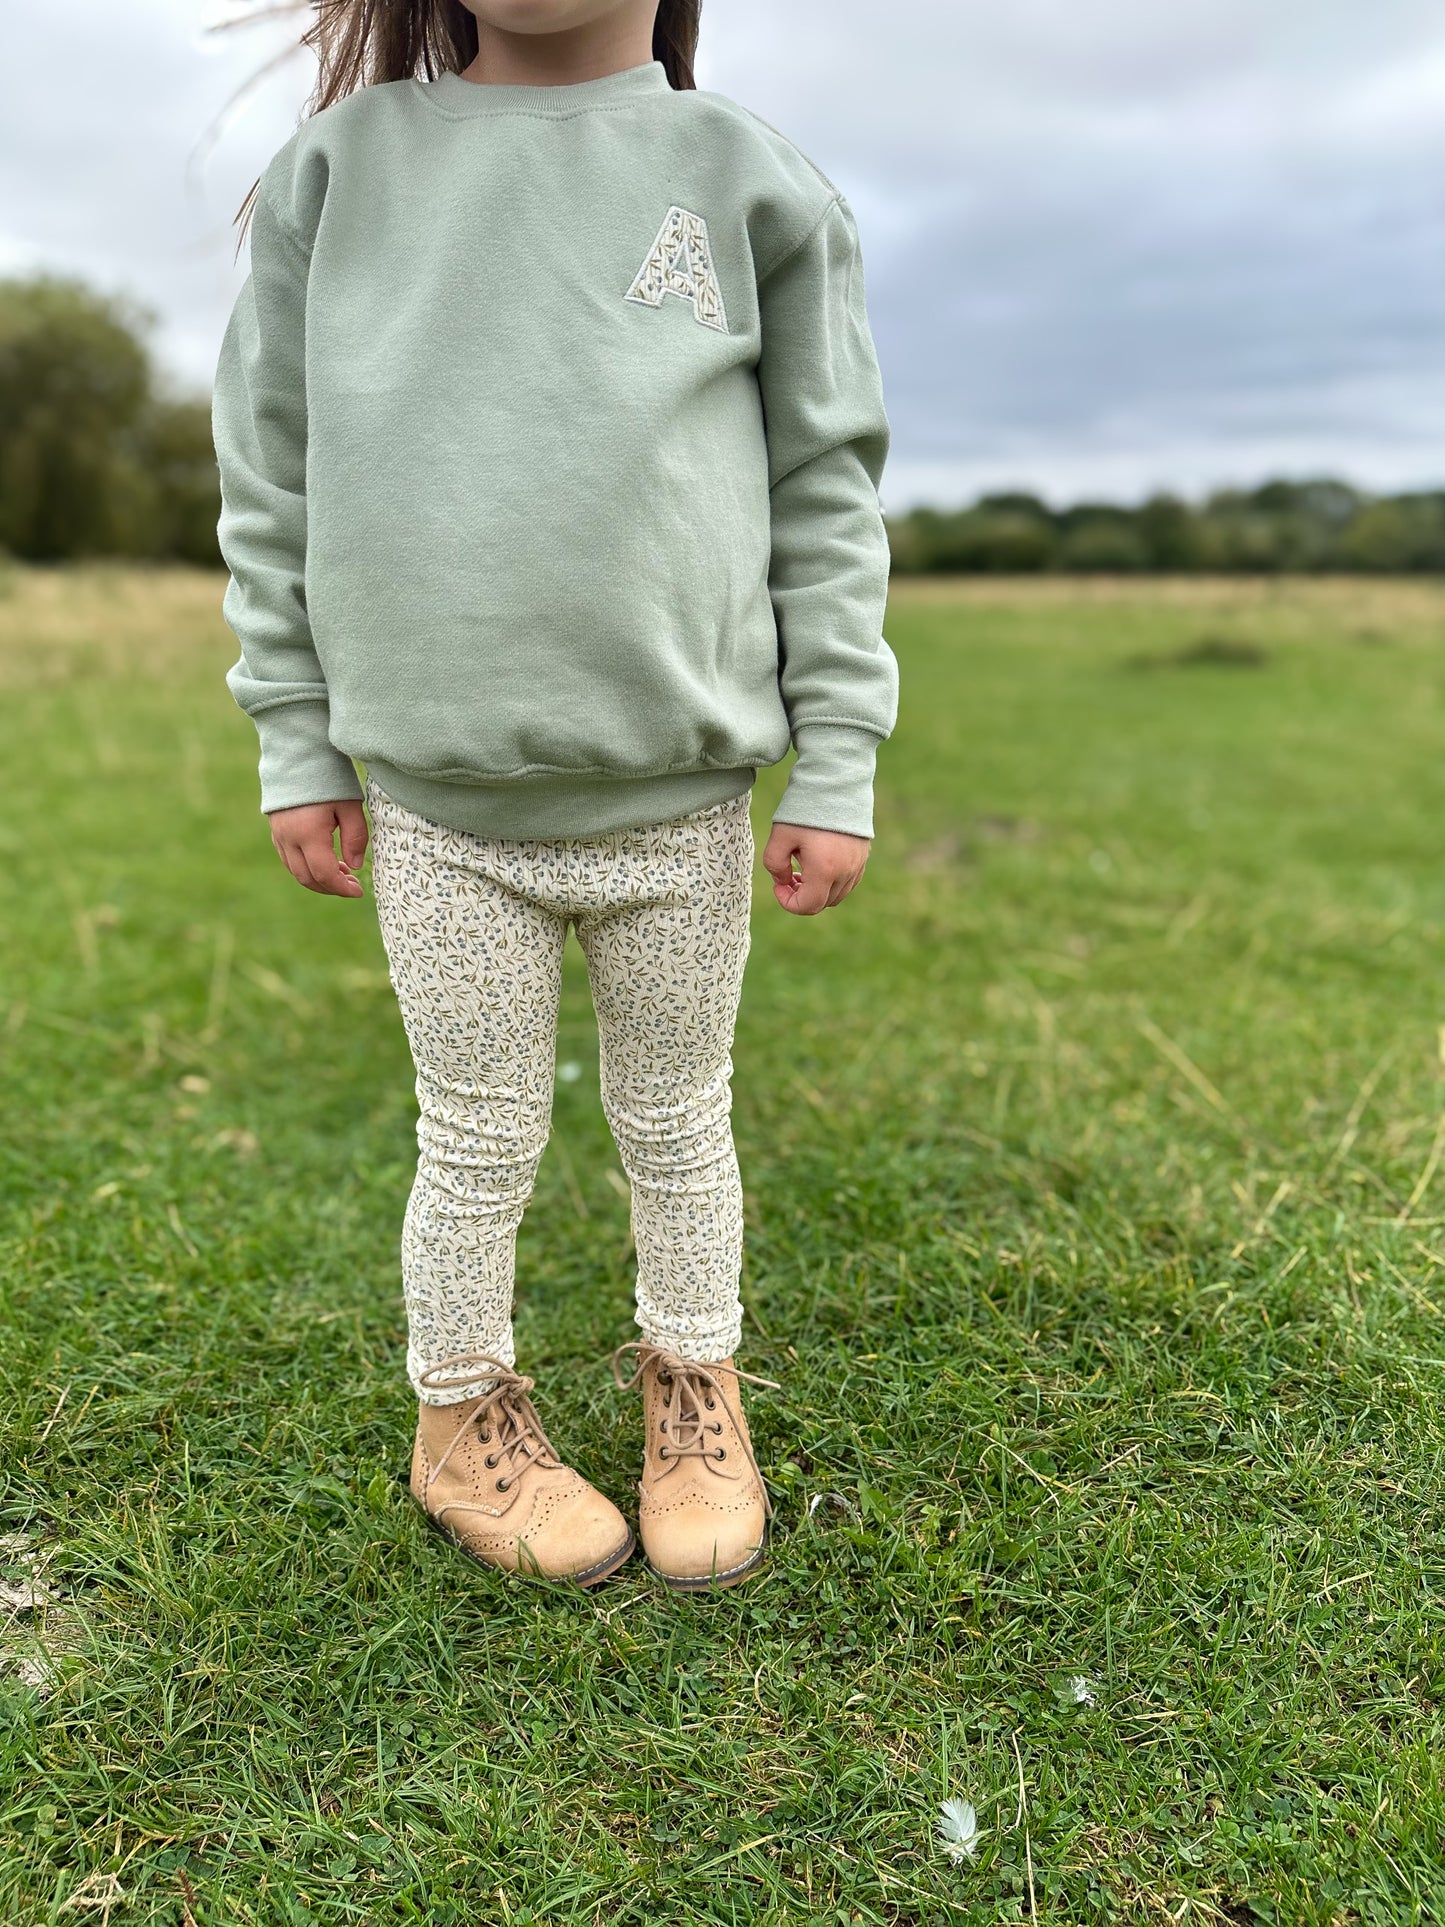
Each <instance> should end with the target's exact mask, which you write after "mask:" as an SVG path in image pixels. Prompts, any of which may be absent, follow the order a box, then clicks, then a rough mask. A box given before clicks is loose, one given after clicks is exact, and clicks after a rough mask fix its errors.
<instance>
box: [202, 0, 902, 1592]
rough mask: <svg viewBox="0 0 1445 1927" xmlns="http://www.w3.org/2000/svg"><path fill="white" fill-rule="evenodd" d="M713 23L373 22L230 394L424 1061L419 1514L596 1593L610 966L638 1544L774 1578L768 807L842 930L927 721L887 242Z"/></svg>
mask: <svg viewBox="0 0 1445 1927" xmlns="http://www.w3.org/2000/svg"><path fill="white" fill-rule="evenodd" d="M698 5H699V0H662V3H661V5H660V6H659V5H658V0H465V5H463V4H461V0H391V4H389V5H388V6H387V7H385V8H377V7H375V6H372V5H370V4H367V0H328V4H327V5H326V6H325V7H324V8H322V9H321V10H320V18H319V20H318V23H317V24H316V25H314V26H313V27H312V28H311V29H310V31H309V32H308V34H307V35H306V40H307V41H308V42H309V43H310V44H312V45H313V46H314V47H315V48H316V50H317V52H318V54H319V56H320V60H321V73H320V80H319V83H318V87H317V92H316V95H315V97H314V103H313V104H314V105H315V108H316V111H314V112H313V113H312V114H311V116H310V117H309V118H308V119H305V120H303V121H302V123H301V125H300V126H299V127H298V128H297V130H296V131H295V132H294V133H293V134H292V135H291V137H290V138H289V139H288V140H287V141H286V142H285V143H284V145H283V146H282V147H281V148H280V149H279V150H278V152H277V153H276V154H275V155H274V157H273V158H272V159H271V161H270V162H269V163H268V165H267V166H266V168H265V170H264V171H263V173H262V175H261V177H260V179H259V181H258V182H257V184H256V186H255V187H254V188H253V190H252V196H251V197H248V199H249V200H251V204H252V217H251V224H250V225H251V266H250V274H249V276H248V278H247V280H246V282H245V284H244V285H243V287H242V289H241V292H240V294H239V296H238V298H237V301H236V305H235V309H234V311H233V313H232V315H231V318H230V322H229V325H228V327H227V330H226V335H225V339H224V342H223V344H222V347H221V351H220V358H219V366H218V368H217V373H216V383H215V402H214V418H213V419H214V430H215V444H216V454H217V458H218V461H219V464H220V473H221V485H222V503H223V506H222V510H221V518H220V524H219V535H220V541H221V548H222V551H223V553H224V556H225V560H226V563H227V566H228V568H229V570H230V573H231V580H230V583H229V585H228V587H227V590H226V596H225V602H224V605H223V607H224V613H225V616H226V620H227V622H228V623H229V624H230V626H231V628H232V629H233V630H234V632H235V634H236V637H237V639H238V641H239V643H240V645H241V656H240V660H239V661H238V662H237V663H236V664H235V665H234V667H233V668H232V669H231V670H230V672H229V674H228V676H227V683H228V686H229V688H230V690H231V692H232V694H233V695H234V696H235V698H236V700H237V702H238V703H239V704H240V705H241V707H242V709H244V710H245V711H246V712H247V713H248V714H249V715H250V716H251V717H252V718H253V719H254V721H255V723H256V726H257V729H258V732H259V735H260V748H261V808H262V810H263V812H264V813H265V814H266V815H267V817H268V818H269V820H270V826H271V838H272V842H273V843H274V845H275V847H276V850H277V851H278V853H279V854H280V856H281V859H282V861H283V862H284V863H285V865H286V867H287V868H288V869H289V870H290V872H291V874H292V875H293V876H294V877H295V878H296V880H297V882H298V883H301V884H303V885H304V886H305V887H306V888H307V889H311V890H316V891H319V892H321V893H323V894H330V895H335V896H351V897H356V896H359V895H360V894H361V884H360V882H359V880H358V878H357V875H356V872H357V870H358V869H359V867H360V865H361V863H362V859H363V856H364V854H365V851H366V847H367V835H368V832H367V813H368V812H369V815H370V826H371V827H370V835H371V861H372V884H373V889H374V891H375V896H376V904H377V912H378V917H379V921H380V925H381V932H382V937H383V940H384V943H385V946H386V953H387V958H388V962H389V965H390V972H391V979H392V982H393V984H394V986H395V988H396V992H397V997H398V1001H399V1004H400V1008H401V1014H402V1018H403V1020H404V1022H405V1026H406V1032H407V1037H408V1041H409V1043H410V1046H411V1050H412V1054H413V1057H414V1059H415V1064H416V1094H417V1099H418V1102H419V1105H420V1118H419V1122H418V1125H417V1139H418V1146H419V1151H420V1156H419V1159H418V1164H417V1172H416V1181H415V1185H414V1187H413V1189H412V1192H411V1197H410V1200H409V1203H408V1205H407V1209H406V1216H405V1220H404V1224H403V1227H402V1236H401V1266H402V1276H403V1285H404V1289H405V1295H406V1306H407V1316H408V1325H409V1334H410V1343H409V1349H408V1359H407V1364H408V1373H409V1377H410V1379H411V1383H412V1386H413V1388H414V1389H415V1391H416V1393H417V1397H418V1400H419V1402H420V1411H419V1415H418V1424H417V1433H416V1443H415V1449H414V1455H413V1462H412V1474H411V1487H412V1491H413V1494H414V1495H415V1497H416V1499H417V1500H418V1501H419V1503H420V1504H421V1506H422V1508H423V1509H424V1511H425V1512H426V1514H427V1516H428V1517H429V1518H430V1519H431V1521H432V1522H433V1523H434V1524H435V1525H436V1526H438V1527H439V1528H440V1529H441V1530H442V1531H443V1532H444V1533H445V1534H446V1535H447V1536H448V1537H450V1538H451V1539H452V1540H453V1541H454V1542H455V1543H457V1544H458V1545H460V1546H461V1547H462V1548H463V1549H464V1550H465V1551H467V1552H468V1553H470V1554H472V1555H473V1556H474V1557H475V1558H477V1559H479V1560H481V1561H482V1562H484V1563H485V1564H487V1565H490V1566H496V1567H501V1568H505V1569H508V1570H512V1571H518V1570H520V1571H522V1572H524V1573H526V1574H529V1575H531V1576H534V1577H541V1578H548V1579H555V1580H568V1581H571V1582H574V1583H579V1584H582V1585H591V1584H595V1583H597V1582H598V1581H600V1580H602V1579H605V1578H606V1577H607V1576H608V1575H609V1574H610V1573H612V1572H614V1571H615V1570H616V1569H617V1568H618V1567H619V1566H620V1565H621V1564H622V1563H623V1561H624V1560H625V1559H627V1558H628V1556H629V1554H630V1553H631V1552H632V1550H633V1544H634V1541H633V1537H632V1533H631V1530H630V1529H629V1527H628V1524H627V1522H626V1520H625V1519H624V1517H623V1515H622V1514H621V1512H619V1511H618V1509H617V1508H616V1507H615V1506H614V1505H613V1504H612V1502H611V1501H610V1500H609V1499H607V1498H605V1497H604V1496H603V1495H602V1494H601V1493H600V1492H598V1491H597V1490H596V1489H595V1488H594V1487H593V1486H591V1485H590V1484H588V1482H587V1481H586V1480H584V1479H583V1478H582V1477H581V1476H580V1474H578V1473H577V1472H575V1471H573V1470H571V1469H570V1468H569V1467H568V1465H567V1464H566V1462H565V1460H564V1458H563V1457H562V1455H561V1454H560V1453H559V1452H558V1451H557V1449H556V1448H555V1447H554V1446H553V1444H552V1442H551V1440H550V1439H549V1438H548V1436H547V1433H546V1432H545V1431H544V1429H543V1426H542V1421H541V1419H540V1417H539V1415H538V1412H537V1410H536V1408H535V1406H534V1404H533V1402H532V1397H531V1394H532V1391H533V1389H534V1383H533V1380H532V1379H531V1378H528V1377H524V1376H521V1375H520V1374H519V1373H518V1371H517V1370H516V1360H515V1353H514V1351H513V1344H512V1327H511V1311H512V1297H513V1266H514V1251H515V1240H516V1233H517V1227H518V1224H519V1221H520V1219H521V1216H522V1212H523V1209H524V1207H525V1206H526V1203H527V1201H528V1198H529V1196H530V1195H531V1191H532V1185H533V1179H534V1177H535V1174H536V1170H537V1165H538V1161H539V1159H540V1157H541V1154H542V1150H543V1147H544V1145H545V1143H546V1140H547V1135H548V1128H549V1121H550V1114H551V1103H552V1079H553V1070H554V1061H555V1049H556V1020H557V1009H558V996H559V991H560V983H561V970H562V955H563V948H564V945H565V942H566V937H567V932H568V930H569V928H570V929H574V930H575V931H576V933H577V937H578V939H579V942H580V943H581V946H582V949H583V951H584V953H585V956H586V961H587V969H588V974H589V978H590V982H591V987H592V996H593V1002H594V1004H595V1007H596V1012H597V1022H598V1029H599V1032H600V1037H601V1076H602V1102H603V1106H604V1109H605V1112H606V1116H607V1119H608V1122H609V1124H610V1126H611V1129H612V1131H613V1134H614V1136H615V1138H616V1141H617V1148H618V1152H619V1154H620V1157H621V1161H622V1164H623V1167H624V1169H625V1170H626V1173H627V1176H628V1179H629V1180H630V1183H631V1187H632V1223H633V1232H634V1240H635V1245H636V1253H637V1324H638V1326H639V1328H640V1330H641V1333H642V1337H641V1340H640V1341H635V1342H634V1344H633V1345H631V1346H621V1347H619V1350H618V1352H617V1353H616V1354H614V1359H613V1368H614V1372H615V1373H616V1375H617V1378H618V1382H619V1384H622V1385H623V1386H624V1387H625V1388H626V1387H640V1388H641V1392H642V1396H643V1407H644V1423H645V1444H644V1457H643V1469H642V1480H641V1485H640V1487H639V1491H640V1495H641V1503H640V1530H641V1536H642V1543H643V1549H644V1551H645V1553H646V1555H647V1557H648V1559H649V1561H650V1562H651V1564H652V1566H653V1568H654V1569H655V1571H656V1572H657V1573H658V1574H659V1575H660V1576H661V1578H662V1579H663V1580H664V1581H665V1582H666V1583H667V1584H668V1585H670V1586H673V1587H677V1588H681V1589H701V1588H707V1587H713V1586H725V1585H730V1584H733V1583H735V1582H736V1581H738V1580H740V1579H743V1578H745V1577H746V1576H747V1575H748V1574H750V1573H751V1572H753V1571H755V1570H756V1569H757V1566H758V1564H759V1562H760V1561H761V1559H762V1557H763V1547H764V1542H765V1539H766V1530H767V1519H768V1499H767V1493H766V1489H765V1487H764V1484H763V1480H762V1478H761V1475H760V1474H759V1471H758V1467H757V1462H756V1459H755V1458H754V1455H753V1450H752V1445H751V1442H750V1439H749V1435H748V1426H747V1421H746V1418H745V1415H744V1412H743V1407H742V1401H741V1398H740V1395H739V1380H740V1379H742V1378H744V1377H748V1376H749V1375H748V1374H746V1373H743V1372H741V1371H740V1370H739V1368H738V1366H737V1365H736V1363H735V1362H734V1361H735V1353H736V1350H737V1347H738V1343H739V1338H740V1333H741V1310H740V1305H739V1297H738V1283H739V1275H740V1271H741V1249H742V1230H743V1213H742V1191H741V1184H740V1179H739V1173H738V1165H737V1157H736V1153H735V1151H734V1148H733V1139H732V1132H731V1125H730V1106H731V1076H732V1068H733V1067H732V1060H731V1057H730V1051H731V1047H732V1038H733V1025H734V1019H735V1016H736V1012H737V1005H738V997H739V992H740V987H741V981H742V975H743V965H744V961H745V959H746V956H747V953H748V946H749V923H748V919H749V908H750V902H751V894H752V868H753V861H754V847H753V839H752V831H751V826H750V819H749V793H750V790H751V787H752V784H753V781H754V777H755V774H756V771H757V769H758V767H759V766H764V765H770V764H774V763H777V762H780V761H781V760H782V759H783V757H784V756H785V755H786V753H787V750H788V747H789V744H790V743H791V744H792V745H793V746H794V747H795V748H796V750H797V760H796V762H795V763H794V765H793V767H792V770H791V772H790V774H789V777H788V781H787V787H786V789H785V791H784V794H783V797H782V801H781V802H780V804H779V806H778V809H777V811H776V814H775V816H774V818H773V824H772V830H771V834H770V835H769V837H768V840H767V845H766V848H765V849H764V851H763V858H762V860H763V863H764V866H765V867H766V868H767V870H768V871H769V873H770V874H771V876H772V879H773V893H774V896H775V897H776V899H777V901H778V903H779V904H781V905H782V907H783V909H784V910H787V911H789V912H791V913H792V914H794V915H798V916H812V915H815V914H816V913H817V912H818V911H820V910H823V909H825V908H827V907H829V906H831V905H835V904H838V903H840V902H841V901H842V900H843V898H844V897H846V896H847V895H848V893H849V891H850V890H852V889H853V887H854V886H855V884H856V883H857V882H858V880H859V878H860V877H861V876H862V874H863V869H864V865H865V864H866V862H867V859H868V852H869V848H870V839H871V837H872V834H873V821H872V786H873V769H874V757H875V752H876V749H877V746H878V743H879V741H880V739H882V738H884V737H886V736H887V735H888V734H889V733H890V732H891V730H892V728H893V725H894V722H895V720H896V713H897V679H898V671H897V664H896V661H895V659H894V657H893V654H892V651H891V650H890V649H889V647H888V645H887V643H886V642H885V641H884V640H883V637H882V634H881V629H880V625H881V622H882V618H883V608H884V601H885V595H886V589H887V580H888V547H887V541H886V538H885V534H884V529H883V523H882V518H881V515H880V511H879V503H878V482H879V477H880V474H881V472H882V466H883V460H884V456H885V453H886V450H887V445H888V423H887V419H886V417H885V414H884V409H883V401H882V394H881V387H880V381H879V374H878V367H877V361H876V358H875V355H874V350H873V344H872V340H871V338H870V334H869V329H868V322H867V317H866V312H865V308H864V293H863V275H862V269H861V266H860V262H859V253H858V242H857V235H856V230H855V227H854V222H853V217H852V214H851V212H850V210H849V207H848V205H847V203H846V201H845V200H844V199H843V198H842V196H841V195H840V194H839V192H838V190H837V188H835V187H834V185H833V184H832V182H831V181H829V180H828V179H826V177H825V176H824V175H823V174H821V173H820V172H819V170H818V169H817V168H816V167H815V166H814V165H813V164H812V163H811V162H810V161H808V160H807V159H805V158H804V156H803V155H802V154H800V153H799V152H798V150H797V149H796V148H795V147H794V146H792V145H791V144H790V143H789V142H788V141H787V140H786V139H784V138H783V136H782V135H780V134H778V133H777V132H775V131H774V129H772V128H771V127H769V126H768V125H766V124H765V123H764V122H762V121H760V120H758V119H757V118H756V117H755V116H754V115H753V114H751V113H749V112H748V111H747V110H746V109H745V108H742V107H739V106H737V105H736V104H735V103H734V102H732V101H731V100H728V99H725V98H724V97H722V96H721V95H718V94H713V93H707V92H699V91H697V90H696V89H695V86H694V82H693V76H692V59H693V53H694V50H695V47H696V41H697V25H698ZM353 759H356V760H358V761H360V762H361V763H362V764H363V765H364V767H365V785H364V787H363V785H362V783H361V782H359V781H358V777H357V771H356V767H355V763H354V762H353ZM363 802H364V804H365V806H366V808H365V810H364V809H363ZM338 834H339V837H340V854H339V857H338V854H337V850H336V846H335V841H334V839H335V838H336V836H337V835H338ZM629 1351H632V1352H633V1353H634V1354H635V1356H634V1358H633V1360H632V1361H631V1362H632V1367H633V1369H632V1372H631V1376H630V1377H629V1376H628V1375H627V1373H626V1370H625V1369H624V1367H623V1365H622V1362H621V1361H622V1359H623V1357H624V1355H625V1354H626V1353H628V1352H629ZM755 1382H766V1381H755Z"/></svg>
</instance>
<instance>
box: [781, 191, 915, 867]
mask: <svg viewBox="0 0 1445 1927" xmlns="http://www.w3.org/2000/svg"><path fill="white" fill-rule="evenodd" d="M758 300H759V305H760V309H761V317H762V352H761V355H760V358H759V364H758V382H759V387H760V389H761V391H762V398H763V412H764V419H765V423H766V429H767V439H768V476H769V483H770V486H771V501H772V565H771V570H770V574H769V589H770V592H771V596H772V602H773V609H774V613H775V615H776V618H777V625H778V641H779V658H780V660H779V671H778V675H779V683H780V686H781V690H782V696H783V704H784V707H785V708H786V710H787V713H788V723H789V727H790V730H791V732H792V738H793V744H794V747H795V748H796V749H797V752H798V757H797V761H796V762H795V763H794V765H793V767H792V769H791V771H790V772H789V776H788V783H787V787H786V789H785V790H784V792H783V797H782V801H781V802H780V803H779V805H778V808H777V810H776V811H775V812H774V816H773V821H774V822H775V823H777V822H781V823H798V824H804V825H807V826H809V827H811V828H813V829H821V830H844V831H847V832H849V833H850V834H852V835H854V836H872V834H873V767H874V759H875V756H876V754H877V749H878V744H879V742H880V741H881V740H882V739H883V738H884V737H886V736H888V735H889V734H890V733H891V731H892V729H893V725H894V723H895V722H896V720H897V714H898V664H897V660H896V658H895V657H894V654H893V651H892V650H891V649H890V648H889V646H888V644H887V643H886V642H885V641H884V639H883V634H882V622H883V611H884V605H885V603H886V601H887V597H888V538H887V535H886V533H885V530H884V526H883V515H882V510H881V508H880V506H879V501H878V484H879V480H880V478H881V476H882V472H883V462H884V458H885V456H886V455H887V452H888V439H889V430H888V418H887V416H886V414H885V413H884V407H883V389H882V379H881V377H880V374H879V370H878V361H877V356H876V355H875V353H874V348H873V338H872V335H871V333H870V332H869V327H868V317H867V311H866V308H865V305H864V292H863V269H862V262H861V259H860V257H859V251H858V235H857V229H856V227H855V225H854V221H853V215H852V212H851V210H850V209H849V207H848V204H847V202H846V201H845V200H844V199H843V198H842V196H841V195H840V196H838V197H836V198H835V199H834V200H833V201H832V202H830V203H829V205H828V207H827V209H826V210H825V211H824V213H823V215H822V216H821V217H820V219H819V221H818V223H817V225H816V226H815V227H814V228H813V230H812V232H811V233H810V234H809V235H808V237H807V238H806V239H805V240H804V241H803V242H802V243H801V244H800V245H799V246H798V247H796V248H795V249H794V250H793V251H792V252H791V253H790V254H788V255H787V256H785V258H784V259H783V261H782V262H781V263H780V264H779V265H778V266H776V267H775V268H773V269H772V270H771V271H770V272H769V273H768V274H766V275H765V276H764V278H763V280H762V282H761V283H760V285H759V289H758Z"/></svg>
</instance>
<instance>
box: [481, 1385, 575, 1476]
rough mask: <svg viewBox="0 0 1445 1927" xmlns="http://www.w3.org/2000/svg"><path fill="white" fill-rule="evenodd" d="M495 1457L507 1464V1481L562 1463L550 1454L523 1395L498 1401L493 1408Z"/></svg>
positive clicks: (545, 1437)
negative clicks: (534, 1468) (536, 1468)
mask: <svg viewBox="0 0 1445 1927" xmlns="http://www.w3.org/2000/svg"><path fill="white" fill-rule="evenodd" d="M494 1409H495V1413H496V1422H497V1444H498V1447H499V1451H498V1457H499V1458H502V1457H504V1458H505V1459H506V1461H507V1473H506V1476H507V1478H508V1479H515V1478H516V1477H517V1476H518V1474H519V1473H521V1472H524V1471H525V1470H526V1468H527V1467H528V1466H529V1465H540V1466H554V1465H559V1464H560V1463H561V1461H560V1460H559V1459H558V1458H557V1457H556V1455H555V1454H554V1453H553V1451H552V1449H551V1446H550V1444H549V1442H548V1439H547V1435H546V1433H545V1432H544V1431H543V1430H542V1422H541V1420H540V1419H539V1418H538V1417H537V1414H536V1412H535V1411H534V1410H533V1408H532V1401H531V1399H529V1398H528V1397H527V1395H526V1393H525V1392H514V1393H511V1394H510V1395H504V1396H503V1397H502V1398H500V1399H498V1401H497V1403H496V1406H495V1408H494Z"/></svg>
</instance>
